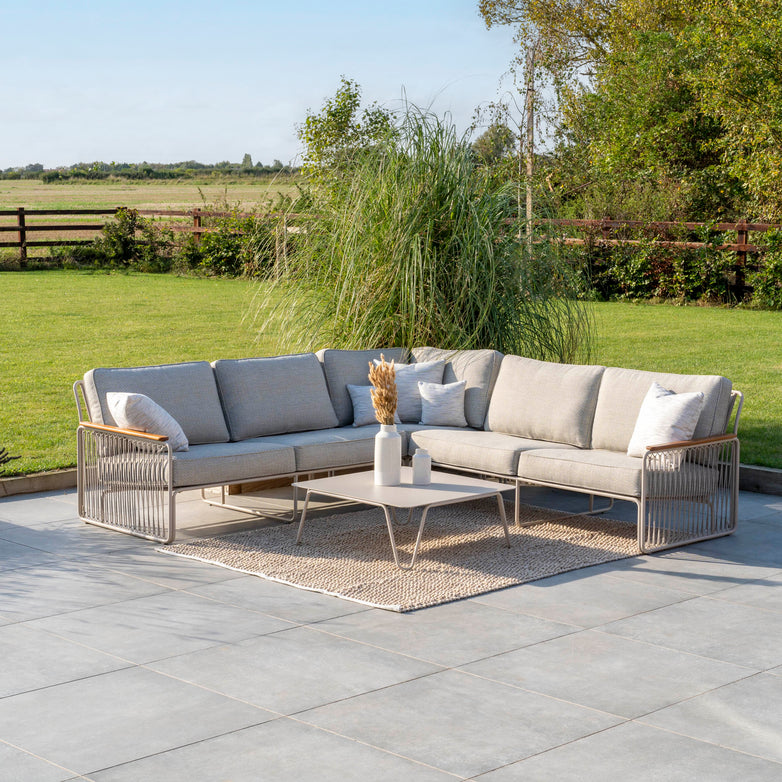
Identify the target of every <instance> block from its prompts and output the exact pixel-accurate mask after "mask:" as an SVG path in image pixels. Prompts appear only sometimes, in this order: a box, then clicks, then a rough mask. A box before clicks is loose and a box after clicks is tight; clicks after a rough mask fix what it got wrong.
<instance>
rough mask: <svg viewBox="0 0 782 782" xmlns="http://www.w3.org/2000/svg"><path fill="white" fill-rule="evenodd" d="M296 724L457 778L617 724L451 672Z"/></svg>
mask: <svg viewBox="0 0 782 782" xmlns="http://www.w3.org/2000/svg"><path fill="white" fill-rule="evenodd" d="M299 718H300V719H301V720H302V721H305V722H309V723H311V724H313V725H317V726H318V727H322V728H325V729H327V730H330V731H333V732H335V733H338V734H340V735H342V736H348V737H349V738H353V739H356V740H358V741H361V742H364V743H367V744H372V745H373V746H376V747H381V748H382V749H385V750H387V751H389V752H394V753H397V754H400V755H404V756H405V757H409V758H412V759H414V760H417V761H419V762H421V763H426V764H428V765H431V766H435V767H437V768H441V769H443V770H445V771H449V772H450V773H452V774H457V775H461V776H463V777H471V776H474V775H477V774H480V773H483V772H486V771H489V770H491V769H492V768H496V767H497V766H502V765H506V764H508V763H512V762H514V761H517V760H520V759H522V758H525V757H528V756H530V755H535V754H537V753H538V752H543V751H545V750H547V749H550V748H551V747H555V746H558V745H560V744H565V743H568V742H570V741H574V740H575V739H577V738H581V737H583V736H587V735H589V734H591V733H596V732H597V731H600V730H604V729H605V728H608V727H610V726H612V725H615V724H617V723H618V722H620V721H621V720H620V718H619V717H616V716H614V715H611V714H606V713H604V712H599V711H595V710H591V709H586V708H583V707H581V706H575V705H573V704H570V703H564V702H562V701H559V700H555V699H554V698H547V697H544V696H541V695H537V694H535V693H531V692H526V691H524V690H521V689H518V688H516V687H510V686H508V685H505V684H500V683H498V682H495V681H490V680H488V679H484V678H481V677H479V676H474V675H471V674H467V673H462V672H459V671H454V670H449V671H443V672H442V673H437V674H433V675H431V676H426V677H424V678H421V679H416V680H415V681H411V682H405V683H404V684H400V685H397V686H396V687H392V688H389V689H386V690H381V691H378V692H372V693H368V694H367V695H362V696H359V697H357V698H352V699H350V700H346V701H342V702H340V703H332V704H330V705H328V706H323V707H322V708H319V709H315V710H313V711H310V712H306V713H304V714H300V715H299Z"/></svg>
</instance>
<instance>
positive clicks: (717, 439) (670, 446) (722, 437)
mask: <svg viewBox="0 0 782 782" xmlns="http://www.w3.org/2000/svg"><path fill="white" fill-rule="evenodd" d="M736 439H738V438H737V437H736V435H735V434H715V435H713V436H712V437H702V438H700V439H699V440H679V441H677V442H673V443H663V444H661V445H647V446H646V450H647V451H669V450H674V449H677V448H686V447H688V446H698V445H711V444H712V443H721V442H725V441H726V440H736Z"/></svg>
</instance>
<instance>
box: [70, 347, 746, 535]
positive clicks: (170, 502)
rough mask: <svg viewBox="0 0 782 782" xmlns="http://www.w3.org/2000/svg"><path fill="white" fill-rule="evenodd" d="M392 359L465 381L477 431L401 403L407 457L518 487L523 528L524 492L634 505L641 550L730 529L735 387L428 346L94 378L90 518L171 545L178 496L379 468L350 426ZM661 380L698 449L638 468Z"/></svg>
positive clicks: (652, 452) (679, 446)
mask: <svg viewBox="0 0 782 782" xmlns="http://www.w3.org/2000/svg"><path fill="white" fill-rule="evenodd" d="M381 353H383V354H384V355H385V357H386V358H387V359H388V360H391V359H393V360H395V361H396V362H397V363H402V364H404V363H408V364H415V365H416V368H415V372H417V371H418V370H419V369H420V370H421V372H422V374H421V376H422V377H426V378H428V379H430V380H431V379H432V378H433V377H434V378H436V379H435V380H434V382H436V383H444V384H447V383H453V382H455V381H462V380H463V381H465V390H464V418H465V419H466V421H467V424H468V425H467V426H466V427H464V426H458V427H457V426H428V425H425V424H422V423H421V422H420V421H419V420H417V419H418V418H419V417H420V415H421V413H420V409H421V408H420V402H418V406H417V407H416V406H415V405H412V406H411V405H407V406H402V405H400V413H401V412H402V411H403V410H404V411H405V412H406V415H403V417H402V421H401V423H400V424H399V425H398V429H399V431H400V432H401V433H402V436H403V438H404V440H403V453H404V454H407V455H410V454H412V453H413V452H414V451H415V449H416V448H426V449H427V450H428V451H429V453H430V454H431V456H432V460H433V463H434V464H436V465H439V466H440V467H441V468H447V469H452V470H458V471H466V472H473V473H479V474H483V475H487V476H492V477H495V478H497V479H500V480H503V481H507V482H509V483H510V484H512V485H515V488H516V509H517V522H518V503H519V488H520V486H523V485H525V484H532V485H539V486H550V487H556V488H562V489H568V490H572V491H576V492H581V493H584V494H587V495H589V508H590V511H592V510H593V505H592V498H593V496H602V497H607V498H610V499H611V501H612V502H613V500H614V499H622V500H628V501H631V502H634V503H635V504H636V505H637V507H638V541H639V545H640V547H641V550H643V551H656V550H660V549H663V548H669V547H672V546H677V545H682V544H683V543H687V542H692V541H694V540H702V539H706V538H711V537H716V536H719V535H726V534H729V533H730V532H732V531H733V530H734V528H735V523H736V503H737V487H738V456H739V445H738V438H737V437H736V432H737V429H738V420H739V415H740V408H741V395H740V394H739V393H738V392H736V391H733V389H732V388H731V383H730V381H729V380H727V379H726V378H724V377H719V376H701V375H674V374H661V373H652V372H642V371H636V370H628V369H618V368H606V367H602V366H587V365H583V366H582V365H565V364H556V363H551V362H542V361H535V360H532V359H528V358H522V357H519V356H510V355H508V356H503V355H502V354H501V353H498V352H497V351H493V350H474V351H458V352H453V351H445V350H439V349H437V348H430V347H422V348H415V349H413V350H412V351H411V352H408V351H406V350H404V349H402V348H392V349H386V350H383V351H380V350H367V351H346V350H322V351H320V352H319V353H317V354H314V353H307V354H299V355H291V356H279V357H271V358H251V359H241V360H221V361H215V362H213V363H212V364H209V363H207V362H189V363H182V364H172V365H165V366H154V367H135V368H119V369H94V370H91V371H90V372H87V374H86V375H85V376H84V378H83V380H80V381H78V382H77V383H76V384H75V385H74V391H75V394H76V401H77V407H78V412H79V419H80V425H79V428H78V485H79V490H78V495H79V514H80V516H81V518H82V519H84V520H85V521H87V522H89V523H93V524H98V525H101V526H106V527H110V528H112V529H118V530H122V531H125V532H129V533H132V534H135V535H139V536H141V537H146V538H150V539H152V540H157V541H162V542H166V543H167V542H171V541H172V540H173V539H174V536H175V534H176V496H177V494H178V493H180V492H182V491H185V490H192V489H205V488H209V487H226V486H230V485H233V484H239V483H246V482H248V481H258V480H263V479H270V478H288V477H290V478H296V477H298V476H301V475H307V474H313V473H322V472H328V471H332V470H341V469H346V468H357V467H370V466H371V463H372V459H373V452H374V436H375V434H376V432H377V431H378V427H377V425H369V426H358V427H356V426H353V406H352V402H351V397H350V394H349V392H348V388H347V387H348V385H358V386H361V385H368V382H369V381H368V378H367V364H368V362H369V361H371V360H374V359H377V358H379V357H380V355H381ZM652 382H657V383H659V384H660V385H662V386H664V387H665V388H666V389H669V390H670V391H673V392H675V393H677V394H682V393H686V392H691V391H699V392H701V393H702V394H703V405H702V409H701V411H700V415H699V417H698V420H697V426H696V428H695V432H694V434H693V439H692V440H690V441H686V442H676V443H672V444H666V445H662V446H655V447H652V448H649V449H647V450H646V453H645V454H644V456H642V457H637V456H628V455H627V449H628V443H629V441H630V438H631V435H632V433H633V430H634V427H635V424H636V419H637V418H638V414H639V410H640V409H641V404H642V402H643V400H644V397H645V395H646V394H647V391H648V390H649V387H650V384H651V383H652ZM111 392H134V393H138V394H144V395H146V396H148V397H150V398H151V399H152V400H154V401H155V402H156V403H157V404H158V405H160V406H161V407H162V408H164V409H165V410H166V411H167V412H168V413H169V414H170V415H171V416H172V417H173V418H174V419H175V420H176V422H178V424H179V425H180V426H181V428H182V430H183V432H184V434H185V435H186V437H187V440H188V442H189V448H188V450H184V451H174V450H173V449H172V447H171V445H170V443H169V441H168V440H167V439H166V438H164V437H161V436H159V435H158V434H156V433H154V432H151V433H150V432H147V433H143V432H136V431H128V430H127V429H121V428H118V427H117V426H116V423H117V422H116V421H115V420H114V419H113V417H112V415H111V412H110V410H109V405H108V404H107V396H106V395H107V394H109V393H111ZM737 400H738V404H736V401H737ZM82 402H84V406H85V407H86V413H87V415H84V414H83V409H84V408H83V407H82ZM731 417H733V424H732V425H730V420H731ZM729 428H730V430H731V431H730V432H729V433H726V432H727V431H728V429H729ZM224 499H225V497H224V493H223V500H224ZM294 515H295V506H294Z"/></svg>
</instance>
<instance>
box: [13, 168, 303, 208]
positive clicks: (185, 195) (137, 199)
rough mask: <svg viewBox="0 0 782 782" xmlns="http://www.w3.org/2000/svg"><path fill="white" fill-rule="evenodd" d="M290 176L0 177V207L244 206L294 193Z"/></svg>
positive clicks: (266, 201)
mask: <svg viewBox="0 0 782 782" xmlns="http://www.w3.org/2000/svg"><path fill="white" fill-rule="evenodd" d="M295 189H296V188H295V186H294V184H293V180H292V178H291V177H290V176H280V177H276V178H273V177H269V178H263V179H259V180H257V181H255V180H250V179H240V180H231V179H226V180H225V181H221V180H219V179H204V180H202V181H201V180H197V179H193V180H190V179H186V180H181V181H178V180H171V181H168V180H148V181H137V182H133V181H127V180H95V181H89V180H86V181H81V182H62V183H59V182H53V183H51V184H45V183H43V182H41V181H40V180H38V179H18V180H0V209H15V208H16V207H18V206H24V207H26V208H28V209H101V208H110V207H115V206H132V207H135V208H136V209H193V208H194V207H197V206H198V207H201V208H204V207H205V206H206V205H214V204H224V203H227V204H229V205H230V206H231V207H238V208H240V209H242V210H245V211H252V209H254V208H255V207H257V206H258V205H260V204H265V203H268V202H269V201H270V200H274V199H275V198H276V196H277V193H284V194H292V193H294V192H295Z"/></svg>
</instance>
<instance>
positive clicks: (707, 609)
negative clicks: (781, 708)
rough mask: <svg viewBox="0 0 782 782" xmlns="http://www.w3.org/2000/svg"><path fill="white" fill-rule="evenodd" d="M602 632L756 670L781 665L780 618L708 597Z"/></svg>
mask: <svg viewBox="0 0 782 782" xmlns="http://www.w3.org/2000/svg"><path fill="white" fill-rule="evenodd" d="M603 630H604V631H605V632H606V633H615V634H616V635H623V636H625V637H626V638H635V639H636V640H644V641H646V642H647V643H653V644H657V645H659V646H662V647H666V648H669V649H678V650H679V651H682V652H689V653H691V654H697V655H701V656H703V657H710V658H711V659H713V660H722V661H724V662H729V663H734V664H736V665H745V666H748V667H750V668H754V669H755V670H758V671H764V670H766V669H767V668H774V667H776V666H778V665H781V664H782V617H780V616H779V615H778V614H774V613H771V612H769V611H764V610H763V609H761V608H755V607H754V606H746V605H737V604H735V603H728V602H726V601H724V600H714V599H711V598H709V597H698V598H695V599H693V600H688V601H687V602H686V603H677V604H676V605H672V606H666V607H665V608H658V609H656V610H655V611H649V612H647V613H645V614H640V615H638V616H633V617H630V618H629V619H622V620H620V621H618V622H611V623H610V624H607V625H605V627H604V628H603Z"/></svg>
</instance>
